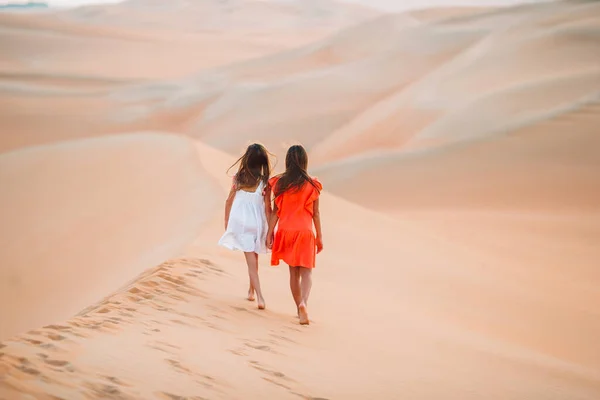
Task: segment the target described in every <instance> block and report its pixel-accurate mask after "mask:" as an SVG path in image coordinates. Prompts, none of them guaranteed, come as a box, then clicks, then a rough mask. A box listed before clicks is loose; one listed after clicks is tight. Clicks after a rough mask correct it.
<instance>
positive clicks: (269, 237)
mask: <svg viewBox="0 0 600 400" xmlns="http://www.w3.org/2000/svg"><path fill="white" fill-rule="evenodd" d="M267 249H269V250H271V249H273V232H272V231H269V232H268V233H267Z"/></svg>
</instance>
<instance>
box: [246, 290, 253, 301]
mask: <svg viewBox="0 0 600 400" xmlns="http://www.w3.org/2000/svg"><path fill="white" fill-rule="evenodd" d="M247 299H248V301H254V288H253V287H250V289H248V297H247Z"/></svg>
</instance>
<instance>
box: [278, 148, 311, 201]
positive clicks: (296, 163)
mask: <svg viewBox="0 0 600 400" xmlns="http://www.w3.org/2000/svg"><path fill="white" fill-rule="evenodd" d="M307 168H308V155H307V154H306V150H304V147H302V146H300V145H299V144H297V145H294V146H292V147H290V148H289V149H288V151H287V154H286V156H285V172H284V173H283V174H281V175H280V176H279V180H278V181H277V184H276V185H275V187H274V188H273V192H274V193H275V197H277V196H279V195H281V194H283V193H284V192H286V191H288V190H293V191H294V190H296V191H297V190H299V189H300V188H301V187H302V186H303V185H304V183H306V182H308V183H310V184H311V185H313V186H314V187H315V188H316V189H317V190H319V188H318V186H317V185H316V184H315V182H313V180H312V178H311V177H310V175H308V172H306V169H307Z"/></svg>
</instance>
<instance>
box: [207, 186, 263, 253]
mask: <svg viewBox="0 0 600 400" xmlns="http://www.w3.org/2000/svg"><path fill="white" fill-rule="evenodd" d="M264 187H265V184H264V183H263V182H262V181H261V182H260V183H259V184H258V187H257V188H256V190H255V191H254V192H247V191H244V190H241V189H240V190H238V191H237V192H236V193H235V198H234V199H233V204H232V206H231V211H230V213H229V221H228V223H227V230H226V231H225V234H224V235H223V236H222V237H221V239H220V240H219V245H221V246H223V247H226V248H228V249H230V250H241V251H243V252H246V253H250V252H255V253H257V254H258V253H267V252H268V249H267V229H268V223H267V215H266V213H265V200H264V196H263V194H262V192H263V189H264Z"/></svg>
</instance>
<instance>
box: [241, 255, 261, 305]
mask: <svg viewBox="0 0 600 400" xmlns="http://www.w3.org/2000/svg"><path fill="white" fill-rule="evenodd" d="M244 256H246V264H248V277H249V278H250V285H251V286H252V287H253V288H254V290H255V291H256V300H257V305H258V308H259V309H261V310H263V309H264V308H265V299H264V298H263V295H262V291H261V289H260V280H259V278H258V254H256V253H254V252H252V253H244Z"/></svg>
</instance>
